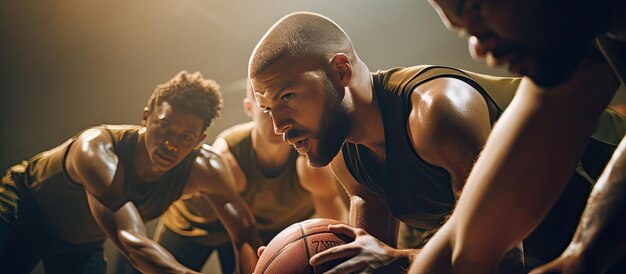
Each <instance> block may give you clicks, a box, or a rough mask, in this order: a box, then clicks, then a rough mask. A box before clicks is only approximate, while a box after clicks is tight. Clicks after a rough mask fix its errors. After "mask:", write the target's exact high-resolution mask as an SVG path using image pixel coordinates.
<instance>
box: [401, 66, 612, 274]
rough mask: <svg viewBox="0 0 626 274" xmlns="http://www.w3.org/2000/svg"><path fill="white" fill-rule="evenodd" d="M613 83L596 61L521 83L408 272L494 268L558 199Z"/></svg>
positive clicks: (610, 93)
mask: <svg viewBox="0 0 626 274" xmlns="http://www.w3.org/2000/svg"><path fill="white" fill-rule="evenodd" d="M616 88H617V81H616V79H614V78H613V77H611V71H610V70H609V68H608V67H606V66H605V65H600V64H587V65H586V66H583V67H582V69H579V71H578V72H577V73H576V75H574V77H573V78H572V80H570V81H568V82H567V83H565V84H563V85H561V86H558V87H555V88H553V89H552V90H550V91H545V90H540V89H539V88H538V87H536V86H534V84H533V83H532V82H531V81H530V80H528V79H525V80H524V81H522V83H521V85H520V87H519V91H518V92H517V96H516V97H515V98H514V99H513V101H512V103H511V105H510V106H509V108H508V109H507V111H505V113H504V115H503V116H502V117H501V119H500V121H499V122H498V124H497V125H496V126H495V127H494V130H493V132H492V134H491V136H490V137H489V140H488V142H487V145H486V147H485V149H484V150H483V152H482V154H481V157H480V158H479V160H478V161H477V163H476V165H475V167H474V169H473V170H472V173H471V174H470V176H469V178H468V181H467V184H466V186H465V190H464V194H463V195H461V197H460V199H459V202H458V205H457V209H456V210H455V211H454V213H453V214H452V217H451V218H450V220H449V221H448V223H446V225H444V228H443V229H442V230H441V231H440V232H439V233H437V234H436V235H435V236H434V237H433V239H431V241H430V242H429V243H428V244H427V245H426V248H425V249H424V251H423V253H422V254H420V256H419V257H418V259H417V260H416V262H415V264H414V266H413V268H412V270H411V272H410V273H432V272H434V271H437V273H450V272H451V271H454V273H468V271H476V272H481V273H492V272H495V265H496V264H497V263H498V261H499V260H500V258H502V256H503V254H504V252H505V251H506V250H508V249H509V248H511V247H513V246H514V245H515V244H516V243H518V242H519V241H521V240H522V239H523V238H524V237H525V236H526V235H527V234H528V233H530V232H531V230H532V229H533V228H534V227H535V226H536V225H537V224H538V223H539V221H540V220H541V218H542V217H543V216H544V215H545V214H546V213H547V211H548V210H549V209H550V207H551V206H552V204H553V203H554V202H555V201H556V199H557V198H558V196H559V194H560V192H561V191H562V189H563V188H564V187H565V185H566V183H567V181H568V178H569V177H570V176H571V172H572V170H573V169H574V166H575V163H576V161H577V159H579V158H580V155H581V154H582V151H583V149H584V146H585V144H586V142H587V140H588V138H589V135H590V134H591V132H592V129H593V125H594V123H595V121H596V119H597V118H598V116H599V115H600V113H601V112H602V110H603V109H604V108H605V107H606V105H607V104H608V102H609V100H610V98H611V97H612V94H613V93H614V91H615V89H616ZM591 93H593V95H591ZM441 269H443V270H441Z"/></svg>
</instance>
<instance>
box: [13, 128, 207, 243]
mask: <svg viewBox="0 0 626 274" xmlns="http://www.w3.org/2000/svg"><path fill="white" fill-rule="evenodd" d="M100 128H103V129H105V130H106V131H107V132H108V133H110V135H111V137H112V140H113V145H114V150H115V154H116V155H117V157H118V160H119V161H120V162H121V164H122V166H123V168H124V172H125V181H124V188H125V192H126V193H127V195H128V197H129V200H130V201H132V202H133V203H134V204H135V206H136V207H137V209H138V211H139V213H140V214H141V217H142V218H143V219H144V220H145V221H148V220H151V219H154V218H157V217H158V216H160V215H161V214H162V213H163V212H164V211H165V210H166V209H167V207H168V206H169V205H170V204H171V203H172V202H173V201H174V200H176V199H177V198H178V197H179V196H180V195H181V194H182V191H183V189H184V186H185V183H186V181H187V177H188V176H189V172H190V170H191V167H192V165H193V162H194V159H195V157H196V156H197V153H198V150H197V149H196V150H194V151H192V152H191V153H190V154H189V155H187V157H186V158H185V159H183V160H182V161H181V162H180V163H179V164H178V165H177V166H176V167H174V168H172V169H171V170H170V171H168V172H167V173H166V174H165V175H163V176H162V177H161V178H160V179H158V180H157V181H155V182H153V183H151V184H150V185H149V186H146V187H141V186H140V185H139V184H138V183H139V182H138V180H137V173H136V171H135V168H134V165H133V162H134V151H135V147H136V146H137V136H138V135H137V134H138V130H139V129H140V127H138V126H109V125H104V126H100ZM77 136H78V135H76V136H75V137H73V138H71V139H69V140H68V141H66V142H65V143H63V144H62V145H60V146H58V147H55V148H53V149H51V150H48V151H45V152H42V153H39V154H37V155H36V156H34V157H33V158H31V159H30V160H29V161H28V164H27V166H28V167H27V169H26V176H25V180H24V181H23V184H24V185H25V186H26V187H27V188H28V190H29V192H30V193H31V194H32V197H33V199H34V202H35V203H36V204H37V206H38V208H39V210H40V211H41V213H42V215H43V216H44V218H45V226H46V229H47V230H48V231H49V232H50V233H51V234H56V235H58V236H59V237H60V238H61V239H63V240H64V241H67V242H69V243H72V244H84V243H92V242H98V241H102V240H104V239H105V235H104V233H103V232H102V231H101V229H100V227H99V226H98V224H97V223H96V221H95V219H94V218H93V216H92V215H91V211H90V209H89V204H88V202H87V196H86V194H85V188H84V187H83V186H82V185H81V184H78V183H76V182H73V181H72V180H71V179H70V178H69V176H68V175H67V171H66V169H65V158H66V156H67V151H68V149H69V147H70V146H71V145H72V143H73V142H74V140H76V137H77Z"/></svg>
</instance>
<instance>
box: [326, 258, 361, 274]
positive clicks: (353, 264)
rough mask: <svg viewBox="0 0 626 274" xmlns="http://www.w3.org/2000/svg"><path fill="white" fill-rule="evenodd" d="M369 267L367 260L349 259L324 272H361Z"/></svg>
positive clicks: (334, 273)
mask: <svg viewBox="0 0 626 274" xmlns="http://www.w3.org/2000/svg"><path fill="white" fill-rule="evenodd" d="M367 267H368V265H367V263H366V262H363V261H360V260H348V261H345V262H343V263H341V264H339V265H337V266H335V267H333V268H332V269H331V270H328V271H326V272H324V274H344V273H345V274H350V273H355V272H356V273H361V272H363V270H365V269H366V268H367Z"/></svg>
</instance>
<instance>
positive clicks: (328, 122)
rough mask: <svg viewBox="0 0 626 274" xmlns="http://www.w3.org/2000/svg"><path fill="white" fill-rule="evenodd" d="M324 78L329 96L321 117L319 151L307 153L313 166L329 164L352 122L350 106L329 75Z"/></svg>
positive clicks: (318, 137) (318, 136)
mask: <svg viewBox="0 0 626 274" xmlns="http://www.w3.org/2000/svg"><path fill="white" fill-rule="evenodd" d="M324 80H325V81H324V88H325V89H326V95H327V96H326V102H325V104H324V105H325V108H324V111H323V112H322V117H321V119H320V131H319V133H318V134H317V136H316V137H317V140H318V141H319V143H318V147H317V151H314V153H309V154H308V155H307V156H308V157H309V165H311V166H312V167H324V166H327V165H328V164H329V163H330V162H331V161H332V160H333V159H334V158H335V156H337V153H339V150H341V147H342V146H343V143H344V141H345V140H346V137H347V136H348V131H349V130H350V125H351V124H352V123H351V119H350V115H349V114H348V108H347V107H346V106H345V105H344V104H343V102H342V98H339V95H338V94H337V91H336V90H335V88H334V86H333V84H332V83H331V82H330V80H329V79H328V77H324ZM312 152H313V151H312Z"/></svg>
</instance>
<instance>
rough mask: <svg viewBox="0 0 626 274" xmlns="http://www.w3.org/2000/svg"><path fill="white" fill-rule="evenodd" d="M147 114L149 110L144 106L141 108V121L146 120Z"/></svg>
mask: <svg viewBox="0 0 626 274" xmlns="http://www.w3.org/2000/svg"><path fill="white" fill-rule="evenodd" d="M149 115H150V112H149V111H148V107H144V108H143V113H142V114H141V119H142V121H148V116H149Z"/></svg>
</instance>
